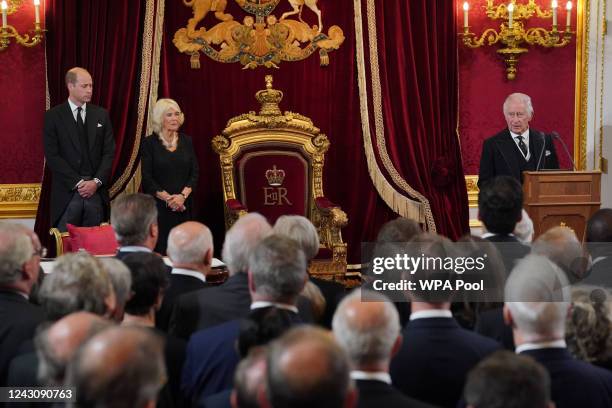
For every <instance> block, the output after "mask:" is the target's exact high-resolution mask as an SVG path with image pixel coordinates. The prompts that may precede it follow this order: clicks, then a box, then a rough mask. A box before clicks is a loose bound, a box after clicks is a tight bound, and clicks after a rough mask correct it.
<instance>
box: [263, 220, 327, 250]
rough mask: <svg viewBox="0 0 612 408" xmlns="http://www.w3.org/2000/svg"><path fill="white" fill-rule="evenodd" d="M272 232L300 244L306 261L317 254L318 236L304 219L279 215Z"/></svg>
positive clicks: (310, 223) (312, 226) (313, 227)
mask: <svg viewBox="0 0 612 408" xmlns="http://www.w3.org/2000/svg"><path fill="white" fill-rule="evenodd" d="M273 231H274V233H275V234H278V235H285V236H287V237H289V238H291V239H293V240H294V241H296V242H297V243H298V244H300V247H301V248H302V251H304V254H305V255H306V259H307V260H311V259H313V258H314V257H315V256H316V255H317V253H318V252H319V234H318V233H317V229H316V228H315V226H314V225H313V224H312V222H310V220H309V219H308V218H306V217H303V216H301V215H281V216H280V217H279V218H278V219H277V220H276V223H275V224H274V228H273Z"/></svg>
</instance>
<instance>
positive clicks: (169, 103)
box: [151, 98, 185, 135]
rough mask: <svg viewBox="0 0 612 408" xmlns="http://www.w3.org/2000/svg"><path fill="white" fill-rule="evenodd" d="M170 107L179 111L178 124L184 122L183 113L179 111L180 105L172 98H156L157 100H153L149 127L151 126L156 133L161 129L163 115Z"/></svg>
mask: <svg viewBox="0 0 612 408" xmlns="http://www.w3.org/2000/svg"><path fill="white" fill-rule="evenodd" d="M170 108H174V109H176V110H177V111H178V112H180V113H181V117H180V119H179V125H182V124H183V123H184V122H185V114H184V113H183V112H182V111H181V107H180V106H179V104H178V103H176V101H175V100H174V99H170V98H162V99H158V100H157V102H155V106H153V114H152V115H151V127H152V128H153V132H155V133H157V134H158V135H159V134H160V133H161V131H162V125H163V123H164V115H165V114H166V111H167V110H168V109H170Z"/></svg>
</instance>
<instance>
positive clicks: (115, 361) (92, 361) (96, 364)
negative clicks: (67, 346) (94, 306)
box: [67, 327, 166, 408]
mask: <svg viewBox="0 0 612 408" xmlns="http://www.w3.org/2000/svg"><path fill="white" fill-rule="evenodd" d="M165 377H166V369H165V364H164V360H163V344H162V340H161V339H160V338H159V337H158V336H157V335H156V334H155V333H153V332H152V331H151V330H148V329H145V328H139V327H114V328H111V329H108V330H105V331H103V332H102V333H99V334H97V335H96V336H94V337H93V338H91V339H90V340H89V341H88V342H87V344H85V346H83V348H82V349H81V350H80V351H79V353H78V354H77V356H76V358H75V359H74V360H73V361H72V362H71V363H70V365H69V367H68V380H67V383H68V384H70V385H73V386H75V387H76V395H77V405H78V406H113V407H118V408H122V407H144V406H146V405H147V404H149V403H151V402H154V401H156V399H157V393H158V391H159V389H160V388H161V386H162V384H163V380H164V379H165Z"/></svg>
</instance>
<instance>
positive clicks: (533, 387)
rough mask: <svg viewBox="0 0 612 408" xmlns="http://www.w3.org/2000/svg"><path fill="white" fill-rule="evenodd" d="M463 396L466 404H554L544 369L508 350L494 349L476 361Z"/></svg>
mask: <svg viewBox="0 0 612 408" xmlns="http://www.w3.org/2000/svg"><path fill="white" fill-rule="evenodd" d="M464 396H465V401H466V402H467V407H468V408H519V407H520V408H555V404H554V403H553V402H552V401H551V399H550V376H549V375H548V372H546V369H545V368H544V367H543V366H542V365H541V364H539V363H537V362H536V361H534V360H532V359H531V358H528V357H524V356H520V355H516V354H514V353H511V352H509V351H496V352H495V353H493V354H492V355H490V356H489V357H487V358H486V359H484V360H483V361H481V362H480V363H478V365H477V366H476V367H474V369H473V370H472V371H470V375H469V376H468V379H467V382H466V384H465V389H464Z"/></svg>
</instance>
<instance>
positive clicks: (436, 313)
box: [410, 309, 453, 320]
mask: <svg viewBox="0 0 612 408" xmlns="http://www.w3.org/2000/svg"><path fill="white" fill-rule="evenodd" d="M432 317H449V318H451V317H453V314H452V313H451V311H450V310H440V309H435V310H420V311H418V312H412V313H411V314H410V320H416V319H430V318H432Z"/></svg>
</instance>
